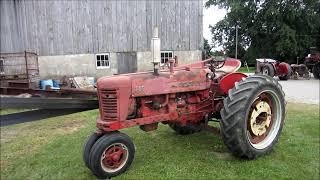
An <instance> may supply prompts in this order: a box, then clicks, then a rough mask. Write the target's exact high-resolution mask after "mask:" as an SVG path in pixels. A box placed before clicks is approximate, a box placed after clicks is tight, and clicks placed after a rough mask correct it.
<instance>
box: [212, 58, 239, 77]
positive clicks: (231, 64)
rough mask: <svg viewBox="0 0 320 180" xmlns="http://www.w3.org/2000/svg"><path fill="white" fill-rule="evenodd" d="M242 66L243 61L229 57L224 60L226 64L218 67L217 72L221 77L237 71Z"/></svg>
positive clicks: (217, 75)
mask: <svg viewBox="0 0 320 180" xmlns="http://www.w3.org/2000/svg"><path fill="white" fill-rule="evenodd" d="M240 67H241V61H239V60H238V59H234V58H227V59H226V60H225V62H224V65H223V66H222V67H221V68H219V69H216V71H215V74H216V77H221V76H223V75H225V74H230V73H233V72H236V71H237V70H238V69H239V68H240Z"/></svg>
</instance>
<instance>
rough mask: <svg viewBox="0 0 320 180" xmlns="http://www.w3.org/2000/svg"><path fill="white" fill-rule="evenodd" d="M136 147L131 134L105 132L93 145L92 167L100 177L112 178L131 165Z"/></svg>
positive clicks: (91, 153)
mask: <svg viewBox="0 0 320 180" xmlns="http://www.w3.org/2000/svg"><path fill="white" fill-rule="evenodd" d="M134 154H135V147H134V144H133V142H132V141H131V139H130V138H129V136H127V135H126V134H124V133H120V132H113V133H110V134H105V135H103V136H102V137H100V138H99V139H98V140H97V141H96V143H95V144H94V145H93V147H92V149H91V152H90V157H89V159H90V167H91V170H92V171H93V173H94V174H95V175H96V176H97V177H99V178H111V177H114V176H117V175H119V174H121V173H123V172H125V171H126V170H127V169H128V168H129V166H130V165H131V163H132V161H133V159H134Z"/></svg>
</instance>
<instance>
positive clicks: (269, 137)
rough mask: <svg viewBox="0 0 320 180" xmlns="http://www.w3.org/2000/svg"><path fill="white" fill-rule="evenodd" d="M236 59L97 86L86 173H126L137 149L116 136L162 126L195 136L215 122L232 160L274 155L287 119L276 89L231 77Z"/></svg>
mask: <svg viewBox="0 0 320 180" xmlns="http://www.w3.org/2000/svg"><path fill="white" fill-rule="evenodd" d="M240 66H241V63H240V61H239V60H237V59H231V58H228V59H225V60H223V61H216V60H215V59H213V58H210V59H207V60H204V61H199V62H196V63H194V64H189V65H184V66H177V67H174V62H173V60H170V65H169V69H167V70H159V69H155V70H154V71H150V72H140V73H131V74H122V75H113V76H109V77H102V78H100V79H98V82H97V89H98V97H99V106H100V108H99V111H100V115H99V117H98V118H97V128H98V129H97V131H96V132H94V133H93V134H91V136H89V138H88V139H87V141H86V143H85V145H84V152H83V158H84V162H85V164H86V166H87V167H88V168H89V169H90V170H91V171H92V172H93V174H95V175H96V176H97V177H99V178H110V177H114V176H117V175H119V174H121V173H123V172H125V171H126V170H127V169H128V168H129V166H130V165H131V163H132V161H133V159H134V155H135V146H134V144H133V142H132V140H131V139H130V138H129V137H128V136H127V135H126V134H124V133H121V132H119V130H121V129H124V128H129V127H133V126H140V128H141V129H142V130H143V131H152V130H156V129H157V127H158V124H159V123H163V124H167V125H169V127H170V128H172V129H173V130H174V131H176V133H177V134H184V135H187V134H192V133H196V132H199V131H201V130H203V129H205V128H207V127H208V121H211V120H214V121H217V120H219V121H220V132H221V135H222V138H223V141H224V143H225V144H226V146H227V147H228V149H229V150H230V151H231V153H232V154H234V155H235V156H237V157H240V158H244V159H255V158H256V157H258V156H261V155H264V154H266V153H268V152H270V151H271V149H272V148H273V147H274V145H275V144H276V142H277V141H278V139H279V136H280V133H281V130H282V127H283V123H284V119H285V99H284V93H283V91H282V88H281V86H280V84H279V83H278V82H277V81H276V80H274V79H273V78H271V77H270V76H265V75H253V76H249V77H247V76H246V75H245V74H242V73H237V72H236V71H237V70H238V69H239V67H240Z"/></svg>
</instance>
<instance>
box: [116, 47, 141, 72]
mask: <svg viewBox="0 0 320 180" xmlns="http://www.w3.org/2000/svg"><path fill="white" fill-rule="evenodd" d="M117 63H118V74H124V73H134V72H137V53H135V52H118V53H117Z"/></svg>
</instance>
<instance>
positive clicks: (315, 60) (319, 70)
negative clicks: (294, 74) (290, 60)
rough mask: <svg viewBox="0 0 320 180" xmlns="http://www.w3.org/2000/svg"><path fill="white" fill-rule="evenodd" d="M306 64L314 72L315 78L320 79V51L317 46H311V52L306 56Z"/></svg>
mask: <svg viewBox="0 0 320 180" xmlns="http://www.w3.org/2000/svg"><path fill="white" fill-rule="evenodd" d="M304 64H305V65H306V66H307V67H308V69H309V70H310V71H311V72H312V73H313V76H314V78H316V79H320V53H319V50H318V49H317V48H316V47H312V48H310V54H308V56H307V57H305V61H304Z"/></svg>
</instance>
